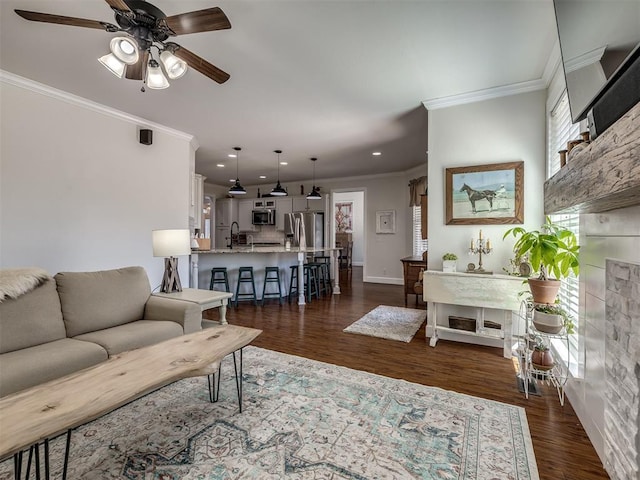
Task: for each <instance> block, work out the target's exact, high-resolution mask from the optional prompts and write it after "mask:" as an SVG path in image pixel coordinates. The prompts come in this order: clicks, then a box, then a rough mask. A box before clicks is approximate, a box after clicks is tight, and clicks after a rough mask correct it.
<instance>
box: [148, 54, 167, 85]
mask: <svg viewBox="0 0 640 480" xmlns="http://www.w3.org/2000/svg"><path fill="white" fill-rule="evenodd" d="M146 83H147V87H149V88H152V89H155V90H162V89H163V88H168V87H169V80H167V78H166V77H165V76H164V73H162V69H161V68H160V65H159V64H158V62H156V61H155V60H151V61H150V62H149V65H148V67H147V82H146Z"/></svg>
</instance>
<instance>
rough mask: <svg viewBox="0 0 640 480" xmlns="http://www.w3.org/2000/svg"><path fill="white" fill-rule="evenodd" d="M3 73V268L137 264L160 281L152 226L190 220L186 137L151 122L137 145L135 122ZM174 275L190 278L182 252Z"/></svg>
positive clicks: (0, 192)
mask: <svg viewBox="0 0 640 480" xmlns="http://www.w3.org/2000/svg"><path fill="white" fill-rule="evenodd" d="M3 79H4V80H3V81H0V95H1V97H2V104H1V115H0V117H1V120H0V122H1V124H0V126H1V128H0V130H1V155H0V162H1V163H0V199H1V202H0V227H1V228H0V265H1V266H2V267H3V268H7V267H17V266H39V267H42V268H44V269H46V270H47V271H49V273H51V274H55V273H57V272H59V271H64V270H67V271H90V270H99V269H110V268H117V267H122V266H129V265H141V266H143V267H144V268H145V269H146V270H147V273H148V275H149V279H150V283H151V286H152V288H153V287H155V286H156V285H158V284H159V283H160V282H161V279H162V272H163V269H164V264H163V259H161V258H154V257H153V256H152V248H151V231H152V230H153V229H164V228H188V226H189V223H188V222H189V200H190V198H189V184H190V174H189V162H190V159H191V158H192V156H193V148H192V147H191V144H190V140H191V139H192V137H191V136H188V135H185V134H181V133H180V132H175V134H174V133H172V132H171V131H169V130H168V129H166V130H165V131H162V130H158V129H156V128H153V127H151V128H152V129H153V130H154V132H153V145H150V146H146V145H142V144H140V143H139V141H138V127H139V126H140V124H139V123H138V122H136V121H133V120H136V119H131V117H129V118H128V119H127V118H126V115H119V114H118V112H114V111H107V110H106V109H105V108H104V107H102V108H100V106H96V105H95V104H93V105H91V104H90V103H89V102H86V104H87V105H88V106H83V100H82V99H79V98H78V97H72V96H70V95H67V94H65V93H64V92H60V91H56V90H54V89H49V88H48V87H45V86H43V85H40V84H35V83H33V82H30V81H25V82H24V85H21V82H20V81H19V77H18V79H16V78H13V79H12V80H11V82H9V81H6V77H3ZM137 120H140V119H137ZM142 126H143V127H144V128H148V127H147V126H145V125H142ZM180 273H181V276H182V280H183V283H184V284H187V283H188V260H187V257H183V258H181V259H180Z"/></svg>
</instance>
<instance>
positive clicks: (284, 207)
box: [275, 197, 293, 231]
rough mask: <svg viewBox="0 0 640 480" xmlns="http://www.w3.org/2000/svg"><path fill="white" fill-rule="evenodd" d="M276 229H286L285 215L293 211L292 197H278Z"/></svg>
mask: <svg viewBox="0 0 640 480" xmlns="http://www.w3.org/2000/svg"><path fill="white" fill-rule="evenodd" d="M275 202H276V205H275V207H276V230H279V231H284V215H285V213H291V212H293V201H292V200H291V197H281V198H276V200H275Z"/></svg>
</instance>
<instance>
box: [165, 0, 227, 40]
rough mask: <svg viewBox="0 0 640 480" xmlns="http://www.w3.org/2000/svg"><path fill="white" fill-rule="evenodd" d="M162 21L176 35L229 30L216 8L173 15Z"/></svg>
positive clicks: (220, 12) (224, 18) (221, 12)
mask: <svg viewBox="0 0 640 480" xmlns="http://www.w3.org/2000/svg"><path fill="white" fill-rule="evenodd" d="M164 21H165V23H166V25H167V26H168V27H169V28H170V29H171V30H173V32H174V33H175V34H176V35H184V34H187V33H200V32H211V31H213V30H225V29H227V28H231V23H230V22H229V19H228V18H227V16H226V15H225V14H224V12H223V11H222V10H220V8H218V7H213V8H207V9H205V10H198V11H195V12H188V13H181V14H180V15H173V16H171V17H167V18H165V20H164Z"/></svg>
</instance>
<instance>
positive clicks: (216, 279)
mask: <svg viewBox="0 0 640 480" xmlns="http://www.w3.org/2000/svg"><path fill="white" fill-rule="evenodd" d="M218 283H221V284H224V291H225V292H229V291H230V290H229V277H227V267H216V268H212V269H211V282H210V283H209V290H215V288H214V286H215V285H216V284H218Z"/></svg>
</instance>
